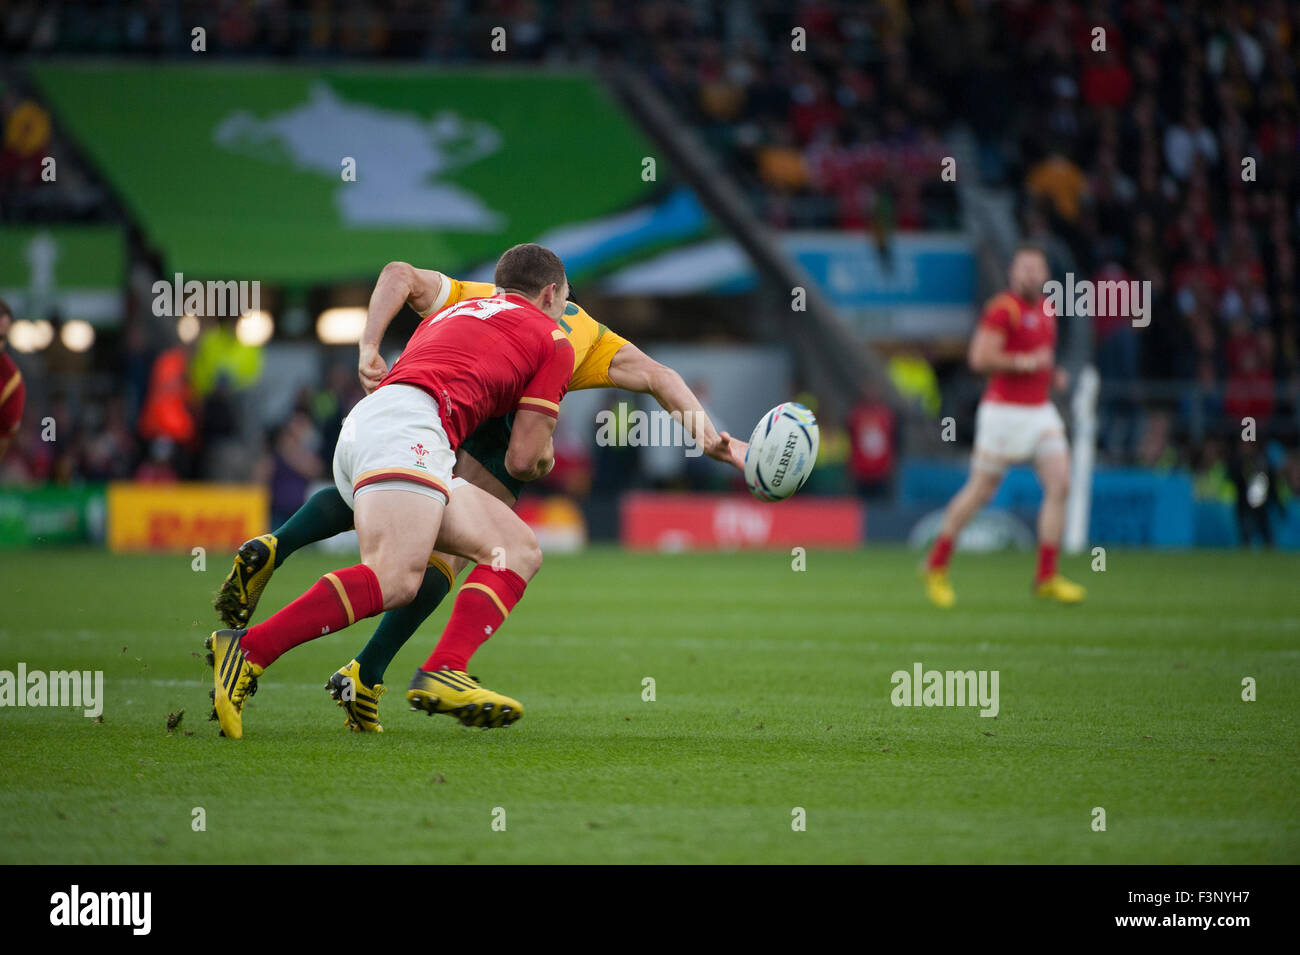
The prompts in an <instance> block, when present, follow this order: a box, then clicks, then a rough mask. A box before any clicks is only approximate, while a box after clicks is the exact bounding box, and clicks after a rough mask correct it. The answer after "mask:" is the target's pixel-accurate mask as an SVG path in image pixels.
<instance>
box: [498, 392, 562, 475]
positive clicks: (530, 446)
mask: <svg viewBox="0 0 1300 955" xmlns="http://www.w3.org/2000/svg"><path fill="white" fill-rule="evenodd" d="M554 435H555V418H553V417H551V416H550V415H547V414H542V413H541V412H540V411H524V410H522V409H521V410H519V411H516V412H515V421H514V424H513V425H512V426H511V428H510V446H509V447H507V448H506V470H507V471H509V472H510V476H511V477H513V478H514V479H515V480H516V481H536V480H537V479H538V478H540V477H545V476H546V475H548V474H550V473H551V468H553V467H555V444H554V441H553V438H554Z"/></svg>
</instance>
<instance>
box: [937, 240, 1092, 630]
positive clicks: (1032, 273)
mask: <svg viewBox="0 0 1300 955" xmlns="http://www.w3.org/2000/svg"><path fill="white" fill-rule="evenodd" d="M1009 279H1010V286H1011V287H1010V289H1009V290H1008V291H1006V292H1003V293H1002V294H1001V295H997V296H995V297H994V298H993V299H992V300H991V301H990V302H989V303H988V305H987V306H985V308H984V314H983V316H981V318H980V323H979V327H978V328H977V329H976V331H975V336H974V338H973V339H972V340H971V344H970V352H969V356H968V357H969V361H970V366H971V368H972V369H973V370H974V371H976V372H978V373H980V374H986V375H989V376H990V377H989V384H988V388H987V389H986V390H985V392H984V397H983V399H982V400H981V401H980V405H979V410H978V412H977V413H976V416H975V452H974V454H973V455H972V458H971V472H970V477H969V478H968V479H967V481H966V484H965V486H964V487H963V488H962V489H961V490H960V491H958V492H957V496H956V497H954V498H953V499H952V500H951V501H950V502H949V503H948V508H947V510H946V511H945V512H944V515H943V524H942V525H941V526H940V528H939V537H938V538H937V539H936V540H935V542H934V547H933V548H932V549H931V551H930V556H929V559H928V560H927V562H926V570H925V587H926V594H927V595H928V596H929V598H930V600H931V602H933V603H934V604H936V605H937V606H940V607H951V606H952V605H953V604H954V603H955V602H956V599H957V598H956V594H954V593H953V589H952V585H951V584H950V583H949V582H948V562H949V560H950V559H951V557H952V549H953V542H954V541H955V540H956V539H957V535H958V534H960V533H961V530H962V528H963V527H965V526H966V525H967V523H969V522H970V519H971V518H972V517H974V516H975V515H976V514H977V513H978V512H979V510H980V509H981V508H983V507H984V506H985V505H986V504H988V502H989V501H990V500H991V499H992V498H993V495H994V494H996V493H997V490H998V487H999V485H1001V484H1002V478H1003V476H1004V475H1005V474H1006V471H1007V466H1008V465H1010V464H1014V463H1017V462H1020V461H1029V460H1032V461H1033V462H1034V467H1035V468H1036V469H1037V471H1038V479H1039V481H1040V482H1041V483H1042V486H1043V504H1042V507H1041V508H1040V509H1039V511H1038V572H1037V574H1036V575H1035V577H1034V591H1035V593H1037V594H1038V595H1039V596H1041V597H1046V598H1048V599H1051V600H1057V601H1060V602H1061V603H1078V602H1080V601H1081V600H1083V598H1084V595H1085V591H1084V588H1082V587H1080V586H1079V585H1078V584H1075V583H1072V582H1071V581H1069V580H1066V579H1065V577H1063V576H1061V574H1060V573H1059V572H1058V571H1057V569H1056V559H1057V552H1058V550H1059V549H1060V546H1061V532H1062V529H1063V528H1064V526H1065V501H1066V497H1067V496H1068V495H1069V492H1070V454H1069V450H1070V449H1069V446H1068V445H1067V443H1066V440H1065V424H1064V422H1062V421H1061V416H1060V415H1059V414H1058V413H1057V411H1056V408H1055V406H1054V405H1053V404H1052V402H1051V399H1050V397H1049V391H1050V389H1051V387H1052V384H1053V379H1054V378H1055V379H1056V381H1057V382H1058V383H1059V384H1060V385H1061V386H1062V387H1063V386H1064V383H1065V372H1064V370H1063V369H1060V370H1056V371H1055V372H1054V367H1055V364H1056V358H1055V354H1056V316H1055V314H1054V313H1053V312H1052V310H1051V306H1050V305H1049V304H1048V302H1047V300H1046V299H1045V298H1044V297H1043V285H1044V284H1045V283H1046V282H1047V279H1048V269H1047V257H1046V256H1045V255H1044V254H1043V252H1042V250H1041V249H1038V248H1036V247H1034V246H1027V245H1026V246H1021V247H1020V248H1018V249H1017V250H1016V253H1015V255H1014V256H1013V257H1012V260H1011V270H1010V275H1009Z"/></svg>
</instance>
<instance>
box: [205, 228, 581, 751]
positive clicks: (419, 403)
mask: <svg viewBox="0 0 1300 955" xmlns="http://www.w3.org/2000/svg"><path fill="white" fill-rule="evenodd" d="M495 283H496V286H497V287H498V288H500V289H502V292H501V293H500V294H498V295H493V296H489V297H486V298H477V299H472V300H470V301H467V302H461V303H459V304H456V305H452V306H449V307H447V308H444V309H443V310H442V311H439V312H437V313H435V314H434V315H432V316H430V317H429V318H427V319H425V320H424V321H423V322H422V323H421V324H420V327H419V328H418V329H417V330H416V331H415V333H414V334H413V335H412V336H411V339H410V341H409V342H408V344H407V347H406V350H405V351H404V352H403V353H402V356H401V358H399V359H398V361H397V362H396V363H395V364H394V365H393V367H392V370H391V371H389V372H388V374H387V375H386V376H385V377H384V379H383V382H382V383H381V384H380V386H379V387H378V388H376V389H375V390H374V391H373V392H372V393H371V394H369V395H367V396H366V397H365V398H363V399H362V400H361V401H360V402H358V403H357V405H356V407H354V408H353V409H352V411H351V413H349V415H348V417H347V418H346V419H345V420H344V422H343V429H342V432H341V434H340V435H339V440H338V446H337V448H336V449H335V452H334V483H335V485H336V486H337V488H338V490H339V493H340V494H342V495H343V497H344V499H345V500H346V501H347V502H348V504H349V505H351V506H352V508H353V511H354V519H355V523H356V530H357V538H358V541H359V543H360V545H361V563H360V564H357V565H355V566H353V567H347V568H343V569H341V570H337V571H334V572H333V573H329V574H326V575H325V576H324V577H322V578H321V579H320V580H319V581H317V582H316V584H315V585H314V586H313V587H312V588H311V589H310V590H308V591H307V592H306V593H305V594H303V595H302V596H301V597H299V598H298V599H297V600H295V601H294V602H293V603H291V604H289V605H288V606H287V607H285V608H284V609H282V610H280V611H279V612H278V613H276V614H274V615H273V616H271V617H270V618H269V619H267V620H266V621H264V622H263V623H259V624H257V625H255V626H253V627H250V628H248V629H246V630H219V631H217V632H216V633H214V634H212V636H211V637H209V638H208V640H207V644H206V645H207V646H208V648H209V649H210V650H212V662H213V683H214V688H213V697H212V698H213V702H214V704H215V709H216V717H217V719H218V720H219V721H220V723H221V730H222V732H223V733H224V734H225V735H226V736H228V737H232V738H239V737H240V736H242V735H243V721H242V709H243V704H244V701H245V700H246V699H247V698H248V696H249V695H250V694H251V693H252V692H254V691H255V690H256V680H257V677H258V676H260V675H261V674H262V673H263V672H264V671H265V669H266V668H267V667H269V666H270V665H271V664H272V663H274V662H275V661H276V660H277V659H278V658H279V657H280V656H281V655H283V654H284V653H286V652H287V651H288V650H291V649H292V648H293V647H296V646H298V645H299V644H302V643H306V642H307V641H308V640H313V639H315V638H316V637H320V636H324V635H325V634H327V633H332V632H334V631H337V630H342V629H343V628H345V627H348V626H351V625H352V624H353V623H355V622H356V621H358V620H363V619H365V618H367V617H371V616H374V615H376V614H378V613H380V612H381V611H384V610H388V609H390V608H392V607H400V606H403V605H404V604H406V603H408V602H409V601H410V600H411V599H412V597H413V596H414V595H415V593H416V591H417V589H418V588H419V586H420V582H421V580H422V578H423V577H424V572H425V569H426V568H427V566H428V563H429V555H430V554H431V553H432V551H433V550H434V548H435V546H436V547H437V548H438V549H439V550H442V551H445V552H448V553H451V554H456V555H458V556H461V557H464V558H466V559H467V560H470V561H474V562H476V563H477V564H478V566H477V567H476V568H475V569H474V570H473V571H472V572H471V573H470V574H469V576H468V577H467V578H466V579H465V582H464V583H463V584H462V585H461V589H460V592H459V593H458V595H457V597H456V601H455V604H454V605H453V607H452V612H451V619H450V620H448V622H447V626H446V628H445V630H444V631H443V636H442V640H441V641H440V643H439V646H440V647H444V648H445V647H446V645H447V644H449V643H450V644H452V645H456V646H459V647H460V649H461V650H462V651H463V652H464V655H465V656H466V657H468V655H469V653H472V652H473V650H474V649H475V648H477V647H478V645H479V644H481V643H482V642H483V641H484V640H486V639H487V637H488V636H490V635H491V634H492V633H493V632H494V631H495V630H496V629H497V628H499V627H500V626H501V624H502V622H503V621H504V620H505V617H506V616H507V615H508V614H509V612H510V611H511V609H513V607H514V606H515V604H516V603H518V602H519V599H520V598H521V597H522V596H523V593H524V588H525V587H526V586H527V584H528V581H529V580H530V579H531V578H532V577H533V575H534V574H536V573H537V571H538V569H539V568H540V567H541V563H542V552H541V549H540V548H539V547H538V544H537V538H536V537H535V536H534V534H533V532H532V530H531V529H529V527H528V525H527V524H525V523H524V522H523V521H522V520H521V519H520V518H519V517H518V516H517V515H516V514H515V513H514V511H513V510H511V509H510V507H509V506H508V505H506V504H505V503H504V502H503V501H501V500H499V499H497V498H496V497H494V496H493V495H492V494H490V493H488V492H487V491H484V490H482V489H481V488H477V487H474V486H473V485H470V484H469V483H468V482H466V481H464V480H463V479H458V478H453V475H452V469H453V467H454V465H455V463H456V449H457V448H458V447H459V446H460V443H461V441H462V439H463V438H464V437H465V436H466V435H468V434H469V433H471V432H472V431H473V430H474V429H475V428H477V427H478V425H479V424H480V423H482V422H483V421H484V420H486V419H487V418H492V417H500V416H502V415H505V414H508V413H512V412H513V413H514V415H515V418H514V426H513V428H512V429H511V432H510V444H509V447H508V449H507V452H506V467H507V469H508V470H509V472H510V473H511V474H512V475H514V476H515V477H516V478H518V479H519V480H522V481H529V480H534V479H536V478H538V477H541V476H542V475H544V474H546V473H547V472H548V471H549V470H550V469H551V467H552V466H553V465H554V463H555V457H554V455H555V451H554V446H553V444H552V440H551V439H552V435H553V433H554V430H555V421H556V418H557V417H558V415H559V407H560V399H561V398H563V397H564V393H565V390H566V389H567V387H568V384H569V379H570V376H571V375H572V373H573V357H574V353H573V346H572V345H571V344H570V343H569V341H568V339H567V338H566V337H565V335H564V333H563V332H562V331H561V330H560V329H559V327H558V326H557V321H558V319H559V317H560V316H561V314H562V313H563V311H564V307H565V301H566V299H567V298H568V290H569V289H568V284H569V283H568V280H567V278H566V277H565V274H564V264H563V263H562V262H561V261H560V259H559V258H558V257H557V256H556V255H555V254H554V253H553V252H551V251H549V250H547V249H544V248H542V247H541V246H538V245H531V244H529V245H517V246H515V247H514V248H512V249H509V250H508V251H507V252H506V253H505V254H504V255H503V256H502V257H501V259H500V261H498V263H497V267H496V275H495ZM453 488H455V490H456V495H455V506H448V504H449V502H450V501H451V498H452V489H453ZM494 557H501V558H502V559H498V560H497V561H496V564H495V566H494V565H493V558H494ZM503 563H504V566H503V565H502V564H503ZM432 660H433V658H432V657H431V658H430V660H429V661H426V663H425V664H424V665H423V666H422V668H421V669H419V670H417V671H416V674H415V678H414V679H413V680H412V682H411V687H410V689H409V690H408V691H407V700H408V701H409V702H410V703H411V704H412V706H413V707H416V708H419V709H425V710H426V711H428V712H448V711H449V710H448V709H447V708H446V707H445V706H443V704H442V697H443V696H444V695H446V693H445V692H444V691H445V689H458V688H463V687H466V686H473V685H475V684H474V682H473V681H472V680H471V678H470V677H469V676H467V675H466V674H465V673H463V672H460V671H454V670H441V669H439V670H434V663H433V662H432ZM469 709H472V710H473V712H467V710H469ZM457 710H458V711H459V712H457V713H456V714H455V715H457V716H458V717H459V718H460V719H461V721H462V722H469V723H472V724H473V725H487V726H501V725H505V724H508V723H511V722H513V721H514V720H516V719H518V718H519V716H520V715H521V713H522V707H520V706H519V704H518V702H517V701H515V700H511V699H510V698H509V697H504V696H501V695H500V694H491V693H485V694H484V697H483V698H481V699H480V700H479V701H478V702H476V703H473V704H469V706H468V707H466V706H461V707H457Z"/></svg>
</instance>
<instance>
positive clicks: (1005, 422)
mask: <svg viewBox="0 0 1300 955" xmlns="http://www.w3.org/2000/svg"><path fill="white" fill-rule="evenodd" d="M1066 449H1067V445H1066V443H1065V422H1064V421H1062V420H1061V415H1060V413H1059V412H1058V411H1057V410H1056V406H1055V405H1054V404H1052V403H1051V402H1050V401H1045V402H1043V404H1041V405H1017V404H1011V403H1009V402H1003V401H981V402H980V405H979V409H978V410H977V411H976V412H975V455H976V457H977V458H980V459H982V460H981V462H980V463H981V464H982V465H983V466H985V467H988V466H993V467H997V465H998V463H999V461H989V458H990V457H992V458H996V459H1000V463H1007V462H1012V461H1028V460H1030V459H1033V458H1037V457H1039V456H1040V455H1043V454H1050V453H1053V452H1056V451H1065V450H1066Z"/></svg>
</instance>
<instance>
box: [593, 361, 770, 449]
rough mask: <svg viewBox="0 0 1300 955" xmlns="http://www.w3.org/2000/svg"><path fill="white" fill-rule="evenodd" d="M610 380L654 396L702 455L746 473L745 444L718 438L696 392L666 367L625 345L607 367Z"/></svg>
mask: <svg viewBox="0 0 1300 955" xmlns="http://www.w3.org/2000/svg"><path fill="white" fill-rule="evenodd" d="M609 380H610V381H612V382H613V383H614V385H615V386H616V387H618V388H624V389H626V390H627V391H635V392H639V393H641V394H648V395H653V396H654V399H655V401H657V402H659V404H660V406H661V407H662V408H663V409H664V410H665V411H667V412H668V413H669V414H673V415H676V416H677V417H679V418H680V419H681V421H682V427H683V428H685V429H686V432H687V433H688V434H689V435H690V436H691V437H692V438H694V439H695V442H696V444H698V445H699V446H700V447H701V448H702V449H703V450H704V453H705V454H707V455H708V456H709V457H711V458H713V459H714V460H716V461H722V462H723V463H724V464H730V465H731V466H732V467H735V468H738V469H739V470H740V471H742V472H743V471H744V470H745V450H746V448H747V447H748V445H747V444H746V442H744V441H737V440H736V439H734V438H733V437H732V436H731V435H729V434H728V433H727V432H725V431H723V432H722V433H721V434H719V433H718V430H717V429H716V428H715V427H713V422H712V421H710V420H709V415H708V413H707V412H706V411H705V410H704V405H702V404H700V399H699V398H697V397H696V396H695V392H693V391H691V389H690V387H689V386H688V385H687V384H686V382H685V381H683V380H682V376H681V375H679V374H678V373H677V372H675V371H673V369H671V368H669V367H668V366H667V365H665V364H662V363H661V362H657V361H655V360H654V359H653V358H651V357H650V356H649V355H647V354H646V353H645V352H643V351H642V350H641V349H639V348H637V347H636V346H635V345H624V346H623V347H622V348H620V349H619V350H618V351H617V352H616V353H615V355H614V359H613V361H611V362H610V363H609Z"/></svg>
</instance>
